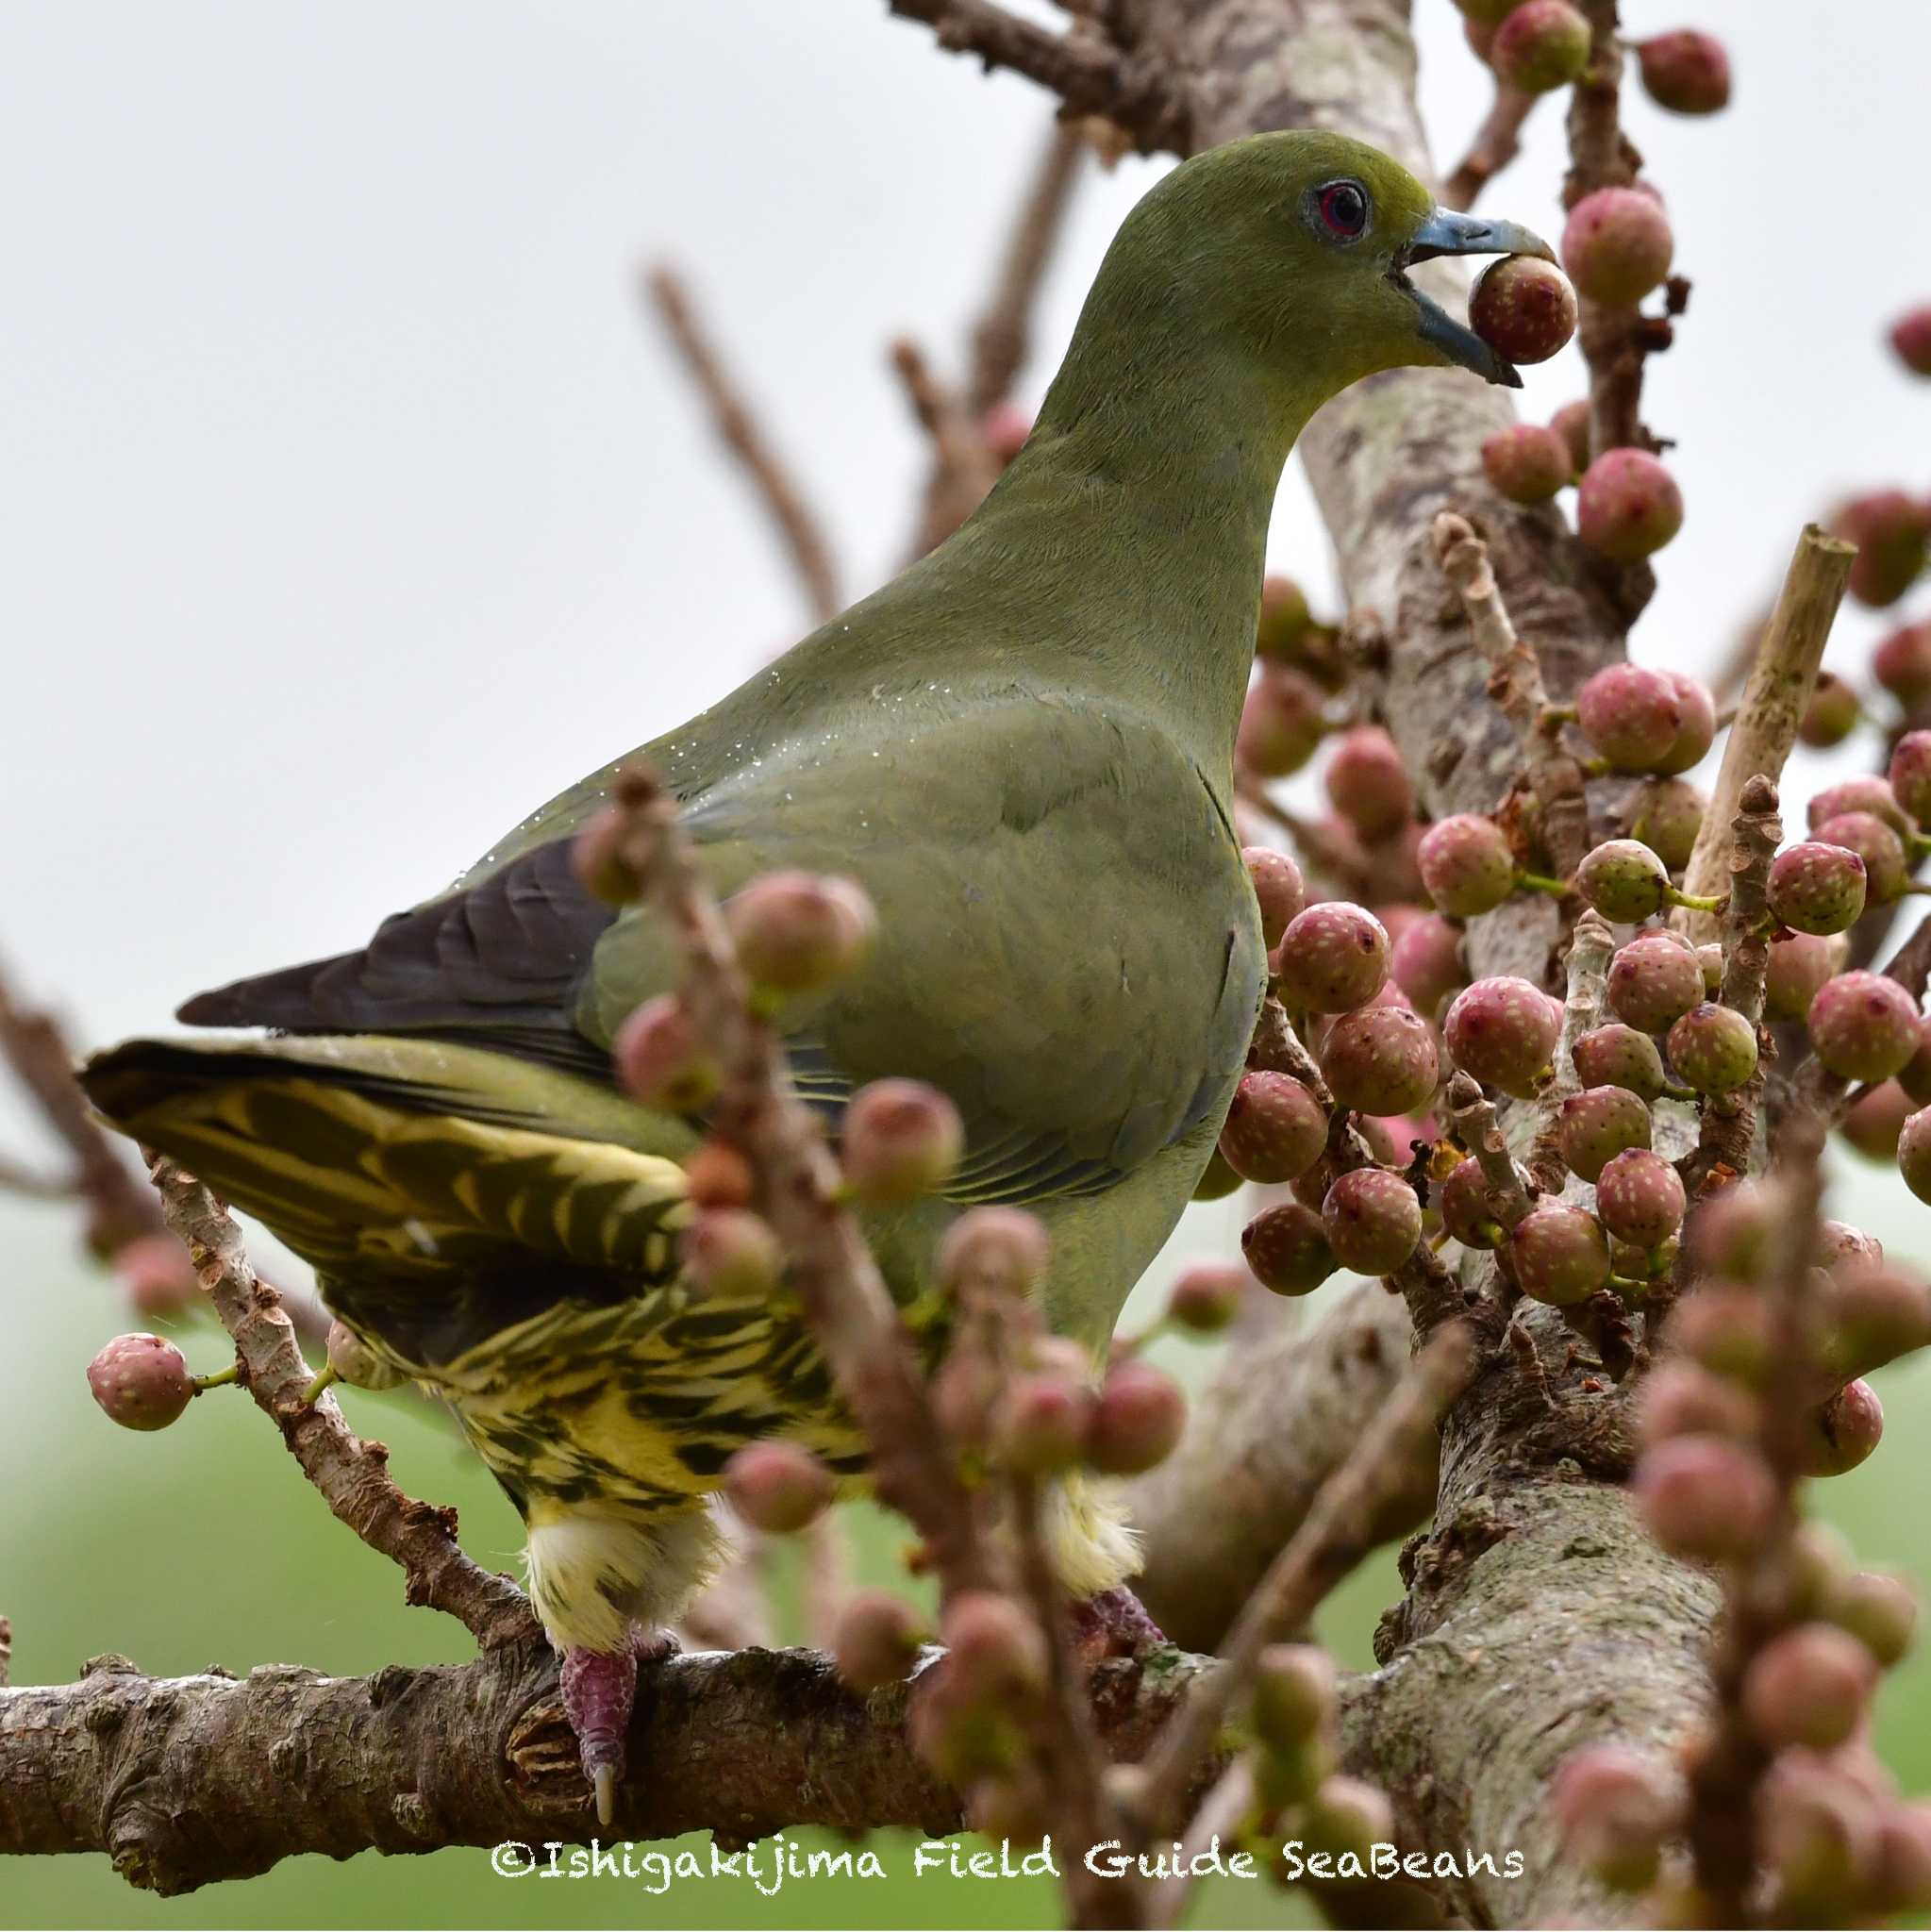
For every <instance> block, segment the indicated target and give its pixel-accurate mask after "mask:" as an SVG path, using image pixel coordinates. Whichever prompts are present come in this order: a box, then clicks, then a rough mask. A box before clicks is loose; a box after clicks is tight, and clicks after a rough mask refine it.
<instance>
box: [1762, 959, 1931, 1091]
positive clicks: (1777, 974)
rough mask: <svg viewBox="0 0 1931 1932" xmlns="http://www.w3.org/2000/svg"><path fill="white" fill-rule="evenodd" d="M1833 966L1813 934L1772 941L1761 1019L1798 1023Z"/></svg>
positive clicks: (1765, 975) (1832, 962) (1766, 971)
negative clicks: (1762, 1016)
mask: <svg viewBox="0 0 1931 1932" xmlns="http://www.w3.org/2000/svg"><path fill="white" fill-rule="evenodd" d="M1833 966H1834V961H1833V958H1832V953H1831V944H1830V941H1828V940H1826V939H1823V938H1821V937H1819V936H1818V935H1817V934H1815V933H1807V932H1791V933H1787V934H1786V935H1785V936H1784V937H1783V938H1782V939H1778V940H1773V941H1771V944H1770V964H1769V965H1768V966H1767V967H1766V968H1765V969H1764V975H1763V1010H1764V1016H1765V1017H1766V1018H1767V1019H1771V1020H1801V1019H1802V1018H1803V1017H1804V1015H1805V1014H1806V1013H1807V1012H1808V1011H1809V1010H1810V1002H1811V1001H1812V1000H1814V999H1815V998H1816V997H1817V992H1818V989H1819V988H1820V987H1821V986H1823V982H1824V981H1825V980H1826V979H1828V978H1829V977H1830V975H1831V973H1832V970H1833ZM1926 1098H1927V1099H1931V1095H1927V1096H1926Z"/></svg>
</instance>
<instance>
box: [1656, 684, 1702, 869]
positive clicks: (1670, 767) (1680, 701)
mask: <svg viewBox="0 0 1931 1932" xmlns="http://www.w3.org/2000/svg"><path fill="white" fill-rule="evenodd" d="M1663 675H1664V677H1666V678H1667V679H1668V680H1669V684H1670V689H1671V690H1672V691H1674V692H1675V693H1676V705H1677V708H1678V709H1679V710H1680V711H1681V712H1682V715H1683V722H1682V724H1681V725H1679V726H1678V727H1677V731H1676V741H1675V742H1674V743H1673V745H1671V747H1670V749H1669V750H1668V751H1667V752H1665V753H1664V754H1663V756H1662V758H1661V759H1659V760H1658V761H1657V763H1656V764H1655V765H1654V766H1652V767H1651V769H1652V770H1653V771H1656V772H1658V773H1660V774H1662V775H1663V776H1664V777H1666V778H1673V777H1675V776H1677V775H1678V774H1680V773H1683V772H1687V771H1689V770H1690V767H1691V766H1692V765H1700V764H1701V763H1702V762H1703V761H1704V759H1705V758H1706V757H1708V755H1709V748H1710V746H1711V745H1712V744H1714V743H1715V742H1716V737H1717V701H1716V699H1715V698H1714V697H1712V696H1711V695H1710V689H1709V686H1708V685H1706V683H1704V681H1703V680H1702V678H1700V677H1688V676H1686V675H1684V674H1683V673H1682V672H1680V671H1666V672H1664V673H1663ZM1685 862H1686V863H1687V862H1688V861H1687V860H1686V861H1685Z"/></svg>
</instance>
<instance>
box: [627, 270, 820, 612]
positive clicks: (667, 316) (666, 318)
mask: <svg viewBox="0 0 1931 1932" xmlns="http://www.w3.org/2000/svg"><path fill="white" fill-rule="evenodd" d="M644 289H645V291H646V293H647V294H648V295H649V297H650V300H651V301H652V303H653V304H655V306H656V308H657V311H658V316H659V318H660V319H661V320H662V322H663V325H664V327H665V329H666V331H667V332H668V333H669V335H670V338H671V341H672V342H673V343H674V345H675V347H676V350H677V353H678V355H679V356H681V357H682V358H683V360H684V366H685V369H686V370H687V371H688V372H689V374H690V376H691V381H692V383H693V384H695V385H696V388H697V391H698V392H699V393H700V394H701V395H702V396H703V397H704V399H705V401H706V402H707V404H708V405H709V406H710V412H711V420H712V425H713V426H714V427H715V428H716V430H717V433H718V436H719V439H720V440H721V441H723V443H724V447H725V448H726V449H728V450H729V451H730V452H731V454H732V455H733V456H734V457H736V458H737V459H738V462H739V464H740V466H741V468H742V469H743V472H744V474H745V475H747V476H748V477H749V478H750V479H751V485H752V488H753V489H755V490H756V491H757V494H758V496H759V497H760V498H761V499H762V500H763V503H764V507H765V509H766V510H767V511H768V512H769V513H770V516H771V520H772V522H773V523H774V525H776V527H777V531H778V536H779V539H780V541H782V543H783V545H784V548H785V554H786V555H787V557H789V558H790V559H791V568H792V569H793V570H794V571H795V572H796V573H797V576H798V581H799V583H800V584H801V585H802V586H803V587H804V591H805V602H806V604H807V608H809V609H810V612H811V615H812V617H813V618H814V619H816V620H817V621H818V622H819V623H821V624H823V623H824V620H825V619H826V618H829V617H836V616H837V615H838V613H839V612H840V611H841V609H843V608H844V599H843V597H842V596H841V593H840V591H839V584H838V567H837V565H836V564H835V563H834V562H833V561H832V555H831V545H830V543H829V541H827V540H826V538H825V535H824V530H823V529H822V528H821V527H820V525H819V522H818V519H817V518H816V517H815V516H814V515H813V514H812V513H811V510H810V508H809V507H808V506H807V503H806V501H805V497H804V493H803V491H800V489H799V488H798V485H797V483H796V481H795V479H794V478H793V477H792V476H791V473H790V472H789V471H788V470H787V469H786V468H785V466H784V464H783V463H782V462H781V461H780V460H779V458H778V456H777V452H776V451H775V450H774V449H773V448H772V446H771V443H770V441H768V440H767V438H766V437H765V434H764V432H763V430H762V429H761V428H760V427H759V426H758V423H757V418H756V417H755V416H754V415H753V414H752V412H751V408H750V406H749V404H747V403H746V402H745V400H744V397H743V394H742V392H741V391H740V390H739V388H738V386H737V385H736V384H735V383H734V382H733V381H732V380H731V377H730V375H729V372H728V371H727V370H726V369H725V368H724V362H723V359H722V358H720V357H719V355H718V353H717V351H716V349H715V348H713V347H712V345H711V342H710V341H709V339H708V337H707V336H706V334H705V332H704V329H703V327H702V325H700V324H699V322H698V320H697V317H696V315H695V313H694V312H693V310H692V308H691V296H690V292H689V291H688V290H686V288H685V286H684V282H683V278H682V277H681V276H680V275H677V274H676V272H675V271H674V270H673V269H671V268H669V267H667V266H664V265H662V264H659V265H658V267H656V268H653V269H652V270H650V272H649V273H648V274H647V275H645V276H644Z"/></svg>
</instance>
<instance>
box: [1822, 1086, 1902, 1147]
mask: <svg viewBox="0 0 1931 1932" xmlns="http://www.w3.org/2000/svg"><path fill="white" fill-rule="evenodd" d="M1912 1111H1913V1109H1912V1106H1911V1096H1910V1095H1909V1094H1908V1093H1906V1091H1905V1090H1904V1089H1903V1087H1901V1086H1900V1085H1899V1084H1898V1082H1897V1081H1895V1080H1883V1081H1880V1082H1879V1083H1878V1084H1877V1085H1876V1086H1875V1087H1870V1088H1867V1089H1866V1090H1865V1091H1863V1092H1862V1093H1860V1094H1859V1095H1858V1096H1857V1098H1856V1100H1854V1101H1852V1103H1851V1104H1850V1106H1849V1107H1848V1108H1845V1109H1844V1117H1843V1119H1842V1120H1841V1121H1839V1123H1838V1131H1839V1133H1841V1134H1842V1135H1843V1137H1844V1140H1845V1142H1846V1143H1847V1144H1848V1145H1849V1146H1850V1148H1851V1149H1852V1151H1853V1152H1854V1153H1857V1154H1861V1155H1862V1156H1863V1157H1864V1158H1865V1159H1866V1160H1895V1159H1896V1158H1897V1143H1898V1136H1899V1135H1900V1134H1902V1133H1903V1132H1904V1128H1905V1123H1906V1121H1907V1120H1909V1119H1910V1117H1911V1113H1912Z"/></svg>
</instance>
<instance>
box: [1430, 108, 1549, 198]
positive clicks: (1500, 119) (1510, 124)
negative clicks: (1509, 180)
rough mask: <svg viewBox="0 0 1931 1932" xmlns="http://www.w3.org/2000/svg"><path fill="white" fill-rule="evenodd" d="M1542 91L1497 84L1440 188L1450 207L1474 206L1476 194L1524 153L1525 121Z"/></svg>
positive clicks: (1442, 196)
mask: <svg viewBox="0 0 1931 1932" xmlns="http://www.w3.org/2000/svg"><path fill="white" fill-rule="evenodd" d="M1541 98H1542V97H1541V95H1540V94H1525V93H1523V92H1522V90H1521V89H1520V88H1513V87H1510V86H1508V84H1507V82H1506V81H1500V80H1498V81H1497V82H1496V83H1495V98H1494V100H1493V101H1492V102H1491V103H1490V108H1489V112H1488V115H1487V117H1486V118H1485V119H1484V121H1483V123H1482V125H1481V126H1480V127H1479V128H1477V129H1476V130H1475V138H1474V140H1473V141H1472V142H1470V143H1469V151H1468V153H1467V154H1465V155H1464V156H1463V157H1462V158H1461V163H1460V165H1459V166H1458V167H1457V169H1456V171H1455V173H1454V174H1452V175H1450V176H1449V177H1448V182H1447V185H1446V186H1445V187H1444V188H1443V189H1442V191H1441V198H1442V201H1443V202H1444V203H1445V204H1446V206H1448V207H1449V208H1473V207H1474V205H1475V199H1476V197H1477V196H1478V195H1479V194H1480V193H1481V192H1482V190H1483V189H1485V188H1486V187H1487V186H1488V185H1489V183H1490V181H1492V180H1493V179H1494V178H1495V177H1496V175H1499V174H1501V172H1502V171H1503V169H1504V168H1506V167H1507V166H1508V164H1509V162H1511V161H1512V160H1514V159H1515V158H1516V156H1517V155H1519V154H1520V153H1521V152H1522V130H1523V124H1524V123H1525V122H1526V121H1527V120H1528V118H1529V116H1530V115H1531V114H1532V113H1534V112H1535V110H1536V103H1537V102H1538V101H1540V99H1541Z"/></svg>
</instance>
